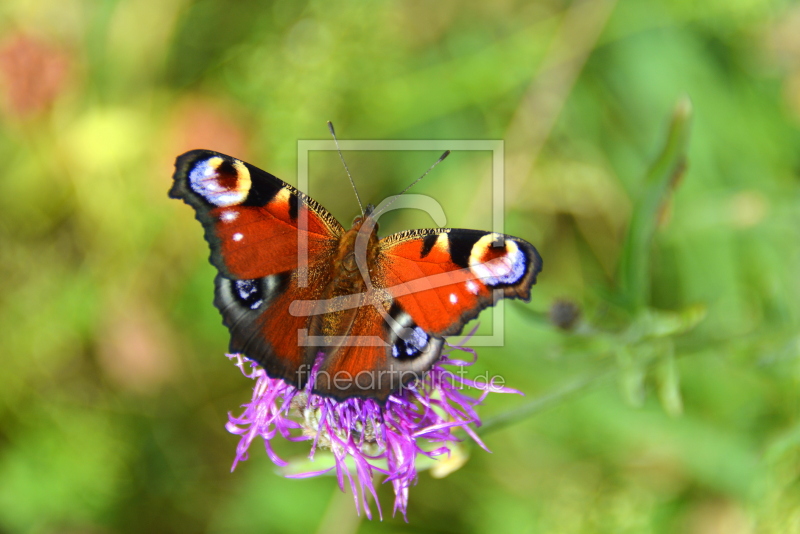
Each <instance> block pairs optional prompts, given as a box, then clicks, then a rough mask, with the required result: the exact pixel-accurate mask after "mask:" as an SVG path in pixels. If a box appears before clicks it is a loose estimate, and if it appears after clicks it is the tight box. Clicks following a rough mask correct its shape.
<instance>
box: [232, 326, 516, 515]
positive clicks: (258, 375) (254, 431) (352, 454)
mask: <svg viewBox="0 0 800 534" xmlns="http://www.w3.org/2000/svg"><path fill="white" fill-rule="evenodd" d="M472 333H474V330H473V332H472ZM472 333H470V334H469V335H467V336H466V337H465V338H464V340H463V341H462V343H463V342H465V341H466V340H468V339H469V338H470V337H471V335H472ZM454 351H462V352H466V353H468V354H470V355H471V358H470V359H469V360H460V359H453V358H451V355H452V353H453V352H454ZM228 358H230V359H232V360H234V361H235V362H236V366H237V367H239V369H240V370H241V371H242V373H243V374H244V375H245V376H246V377H248V378H252V379H253V380H255V381H256V384H255V387H254V389H253V397H252V400H251V401H250V402H249V403H247V404H245V405H243V407H244V412H242V414H241V415H240V416H238V417H236V416H234V415H232V414H228V419H229V421H228V423H227V425H226V428H227V430H228V431H229V432H230V433H232V434H236V435H238V436H241V438H240V440H239V444H238V446H237V447H236V458H235V459H234V462H233V466H232V467H231V471H233V469H235V468H236V465H237V464H238V463H239V462H240V461H244V460H247V458H248V449H249V448H250V445H251V443H252V442H253V440H254V439H255V438H256V437H259V436H260V437H261V438H262V439H263V441H264V446H265V448H266V452H267V455H268V456H269V458H270V459H271V460H272V461H273V462H274V463H275V464H276V465H278V466H281V467H284V466H287V465H288V463H287V462H286V461H284V460H282V459H281V458H280V457H278V455H277V454H275V452H274V451H273V449H272V446H271V441H272V439H273V438H275V436H277V435H278V434H280V435H281V436H283V437H284V438H286V439H287V440H290V441H306V440H313V443H312V446H311V452H310V454H309V458H311V459H312V460H313V458H314V454H315V452H316V450H317V448H323V449H327V450H330V451H331V453H332V456H333V459H334V462H335V463H334V466H333V467H330V468H328V469H323V470H320V471H313V472H309V473H303V474H299V475H287V476H288V477H290V478H306V477H311V476H317V475H322V474H325V473H328V472H330V471H331V470H333V469H336V477H337V479H338V482H339V487H340V488H341V489H342V491H344V490H345V484H348V485H349V486H350V488H351V490H352V492H353V497H354V499H355V505H356V512H357V513H360V511H361V509H362V508H363V509H364V511H365V513H366V515H367V517H368V518H370V519H372V513H371V510H370V506H369V503H368V495H372V497H373V499H374V500H375V503H376V506H377V508H378V514H379V516H380V518H381V519H383V514H382V512H381V508H380V503H379V502H378V496H377V493H376V491H375V484H374V482H373V481H374V480H375V478H374V476H375V475H376V474H377V473H380V474H383V475H386V480H385V481H386V482H389V481H390V482H391V483H392V486H393V487H394V493H395V500H394V513H396V512H397V511H398V510H399V511H400V512H402V514H403V517H404V518H405V517H406V508H407V505H408V489H409V488H410V487H411V486H412V485H413V484H415V483H416V480H417V469H416V466H417V458H418V457H419V456H420V455H422V456H427V457H429V458H437V457H441V456H443V455H449V454H450V447H448V445H449V444H451V443H455V442H457V441H460V438H458V437H457V436H456V435H455V434H454V432H455V431H456V430H457V429H461V430H463V431H464V432H465V433H466V434H467V435H469V436H470V437H471V438H472V439H473V440H474V441H475V442H476V443H477V444H478V445H480V446H481V447H482V448H483V449H485V450H487V451H488V449H487V448H486V446H485V445H484V444H483V442H482V441H481V440H480V438H479V437H478V436H477V434H476V433H475V430H474V428H473V426H474V427H478V426H480V424H481V420H480V417H478V414H477V413H476V411H475V407H476V406H477V405H479V404H480V403H481V402H482V401H483V399H484V398H485V397H486V395H488V394H489V392H491V391H497V392H503V393H520V392H519V391H516V390H514V389H511V388H506V387H501V386H497V385H494V384H493V383H492V382H491V381H488V383H486V384H483V383H478V382H476V381H473V380H469V379H466V378H464V377H463V376H461V375H462V373H461V372H459V373H454V372H452V371H450V370H448V369H446V368H445V367H444V366H458V367H462V368H463V367H469V366H471V365H472V364H473V363H474V362H475V359H476V358H477V355H476V353H475V350H474V349H471V348H467V347H464V346H461V345H451V346H448V347H446V348H445V351H444V352H443V353H442V356H441V358H440V359H439V360H438V361H437V362H436V363H435V364H434V365H433V367H432V368H431V369H430V371H428V373H427V374H426V375H425V377H424V378H423V379H421V380H418V381H417V382H416V383H414V384H412V385H409V386H406V387H405V388H404V389H402V390H400V391H399V392H398V393H395V394H393V395H390V396H389V398H388V400H387V401H386V403H385V404H384V405H381V404H380V403H378V402H377V401H375V400H373V399H360V398H351V399H347V400H344V401H337V400H334V399H330V398H327V397H321V396H319V395H315V394H312V393H311V389H312V388H313V383H309V384H307V385H306V387H305V388H304V389H302V390H298V389H297V388H296V387H294V386H291V385H289V384H287V383H286V382H284V381H283V380H280V379H273V378H269V377H268V376H267V374H266V373H265V372H264V370H263V369H262V368H261V367H260V366H259V365H258V364H256V363H255V362H252V361H250V360H247V359H246V358H244V357H243V356H242V355H240V354H229V355H228ZM318 363H319V362H318ZM247 365H249V370H248V367H247ZM316 367H317V366H316V365H315V369H312V372H311V376H312V377H313V376H315V374H316V373H315V371H316ZM465 387H470V388H475V389H478V390H480V391H481V394H480V396H479V397H477V398H476V397H470V396H468V395H465V394H464V393H463V392H462V390H463V389H464V388H465ZM297 431H299V432H297ZM426 441H427V443H426ZM427 444H430V445H428V447H425V448H423V447H422V446H421V445H427ZM431 447H433V449H432V450H431Z"/></svg>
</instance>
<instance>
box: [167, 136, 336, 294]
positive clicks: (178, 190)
mask: <svg viewBox="0 0 800 534" xmlns="http://www.w3.org/2000/svg"><path fill="white" fill-rule="evenodd" d="M173 178H174V180H175V181H174V184H173V186H172V189H171V190H170V196H171V197H172V198H179V199H183V201H184V202H186V203H187V204H189V205H190V206H192V207H193V208H194V209H195V213H196V217H197V219H198V220H199V221H200V222H201V223H202V224H203V228H204V230H205V236H206V240H207V241H208V243H209V245H210V247H211V263H212V264H213V265H214V266H215V267H217V269H219V271H220V273H222V275H223V276H225V277H227V278H231V279H240V280H251V279H254V278H261V277H264V276H269V275H272V274H277V273H282V272H287V271H291V270H294V269H296V268H297V267H298V264H299V262H298V240H300V241H301V242H304V243H307V244H308V248H307V249H305V248H304V249H303V250H307V253H306V254H307V258H306V259H308V261H309V262H311V263H313V262H314V261H315V259H316V256H320V255H324V254H326V253H327V252H328V251H330V250H334V249H335V248H336V245H337V243H338V238H339V236H340V235H341V234H342V231H343V229H342V226H341V225H340V224H339V222H338V221H337V220H336V219H335V218H334V217H333V216H332V215H331V214H330V213H328V212H327V211H326V210H325V208H323V207H322V206H321V205H320V204H319V203H318V202H316V201H315V200H313V199H312V198H310V197H308V196H307V195H305V194H304V193H301V192H300V191H298V190H297V189H295V188H294V187H292V186H291V185H289V184H287V183H285V182H283V181H282V180H280V179H278V178H276V177H275V176H273V175H271V174H269V173H268V172H265V171H262V170H261V169H259V168H257V167H254V166H252V165H250V164H249V163H245V162H243V161H240V160H238V159H236V158H232V157H230V156H226V155H224V154H219V153H217V152H212V151H210V150H193V151H191V152H187V153H186V154H183V155H182V156H180V157H179V158H178V160H177V161H176V162H175V175H174V177H173ZM306 208H307V209H306Z"/></svg>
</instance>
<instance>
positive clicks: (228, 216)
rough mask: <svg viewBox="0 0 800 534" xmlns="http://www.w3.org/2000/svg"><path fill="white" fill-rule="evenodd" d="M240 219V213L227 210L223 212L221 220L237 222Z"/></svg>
mask: <svg viewBox="0 0 800 534" xmlns="http://www.w3.org/2000/svg"><path fill="white" fill-rule="evenodd" d="M238 217H239V212H238V211H234V210H226V211H223V212H222V215H221V216H220V220H221V221H223V222H231V221H235V220H236V219H237V218H238Z"/></svg>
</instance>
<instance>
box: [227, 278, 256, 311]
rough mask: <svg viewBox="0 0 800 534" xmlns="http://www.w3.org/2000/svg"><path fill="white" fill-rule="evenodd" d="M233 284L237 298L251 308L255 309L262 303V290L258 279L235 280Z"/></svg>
mask: <svg viewBox="0 0 800 534" xmlns="http://www.w3.org/2000/svg"><path fill="white" fill-rule="evenodd" d="M233 285H234V289H235V291H236V297H237V298H238V300H239V301H240V302H241V303H242V304H244V305H245V306H247V307H248V308H250V309H251V310H257V309H258V308H259V307H260V306H261V304H263V303H264V292H263V291H262V288H261V284H260V283H259V280H236V281H234V283H233Z"/></svg>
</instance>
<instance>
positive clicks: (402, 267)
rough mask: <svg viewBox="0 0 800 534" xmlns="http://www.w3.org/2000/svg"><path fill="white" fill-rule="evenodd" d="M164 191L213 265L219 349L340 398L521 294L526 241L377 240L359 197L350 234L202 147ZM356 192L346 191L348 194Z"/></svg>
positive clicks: (529, 271) (431, 233)
mask: <svg viewBox="0 0 800 534" xmlns="http://www.w3.org/2000/svg"><path fill="white" fill-rule="evenodd" d="M173 178H174V184H173V186H172V188H171V189H170V192H169V196H170V197H172V198H176V199H182V200H183V201H184V202H185V203H187V204H189V205H190V206H191V207H193V208H194V209H195V215H196V217H197V219H198V220H199V221H200V223H201V224H202V225H203V228H204V230H205V238H206V241H208V244H209V246H210V248H211V257H210V261H211V263H212V265H214V267H216V268H217V269H218V271H219V273H218V275H217V277H216V279H215V288H216V289H215V298H214V305H215V306H216V307H217V308H218V309H219V311H220V313H221V314H222V317H223V323H224V324H225V326H227V327H228V329H229V330H230V334H231V341H230V351H231V352H235V353H241V354H244V355H245V356H247V357H248V358H250V359H252V360H254V361H256V362H258V363H259V364H260V365H261V366H263V368H264V369H265V370H266V372H267V374H268V375H269V376H270V377H272V378H280V379H283V380H284V381H286V382H287V383H289V384H292V385H295V386H296V387H298V388H303V387H305V386H306V384H307V383H308V381H309V380H310V379H311V378H312V377H311V374H312V372H313V374H314V376H313V378H314V382H313V392H314V393H316V394H319V395H324V396H328V397H332V398H335V399H338V400H343V399H347V398H351V397H365V398H373V399H376V400H377V401H379V402H384V401H385V400H386V399H387V398H388V397H389V395H391V394H392V393H395V392H397V391H398V390H400V389H401V388H402V387H403V386H404V385H407V384H408V383H409V382H412V381H413V380H415V379H417V378H419V377H420V376H422V375H423V374H424V373H425V372H426V371H427V370H428V369H430V367H431V366H432V365H433V363H434V362H435V361H436V360H437V359H438V358H439V356H440V354H441V351H442V347H443V344H444V338H445V337H446V336H450V335H455V334H458V333H460V332H461V330H462V329H463V327H464V324H465V323H466V322H468V321H469V320H471V319H473V318H474V317H476V316H477V315H478V313H479V312H480V311H481V310H482V309H484V308H486V307H488V306H493V305H494V304H495V303H496V302H497V300H498V299H500V298H518V299H522V300H524V301H526V302H527V301H529V300H530V289H531V286H532V285H533V284H534V283H536V276H537V274H538V273H539V272H540V271H541V268H542V259H541V257H540V256H539V253H538V252H537V251H536V249H535V248H534V247H533V245H531V244H530V243H528V242H527V241H525V240H523V239H520V238H518V237H512V236H508V235H504V234H497V233H491V232H484V231H481V230H461V229H452V228H428V229H418V230H407V231H405V232H400V233H397V234H393V235H390V236H388V237H384V238H383V239H379V238H378V236H377V229H378V225H377V218H378V216H379V215H380V212H379V211H378V212H376V211H375V208H374V207H372V206H367V208H366V210H364V211H363V213H362V215H361V216H359V217H356V218H355V220H354V222H353V226H352V227H351V228H350V230H345V229H344V228H343V227H342V225H341V224H340V223H339V222H338V221H337V220H336V219H335V218H334V217H333V216H332V215H331V214H330V213H328V211H327V210H326V209H325V208H323V207H322V206H321V205H320V204H319V203H318V202H316V201H315V200H313V199H312V198H310V197H309V196H308V195H306V194H304V193H302V192H300V191H298V190H297V189H295V188H294V187H292V186H291V185H289V184H287V183H285V182H283V181H282V180H280V179H278V178H276V177H275V176H273V175H271V174H269V173H268V172H265V171H262V170H261V169H258V168H256V167H254V166H252V165H250V164H249V163H245V162H243V161H240V160H238V159H236V158H232V157H230V156H226V155H224V154H220V153H218V152H213V151H210V150H192V151H190V152H187V153H185V154H183V155H181V156H179V157H178V159H177V161H176V162H175V174H174V176H173ZM359 202H360V201H359Z"/></svg>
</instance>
